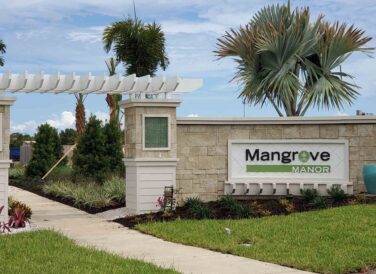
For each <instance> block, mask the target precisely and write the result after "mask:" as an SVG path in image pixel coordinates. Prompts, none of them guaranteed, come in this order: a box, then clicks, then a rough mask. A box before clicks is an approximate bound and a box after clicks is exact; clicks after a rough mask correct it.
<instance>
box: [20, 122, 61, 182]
mask: <svg viewBox="0 0 376 274" xmlns="http://www.w3.org/2000/svg"><path fill="white" fill-rule="evenodd" d="M62 155H63V146H62V145H61V143H60V138H59V135H58V134H57V131H56V129H55V128H53V127H51V126H50V125H49V124H43V125H40V126H39V127H38V132H37V134H36V135H35V144H34V146H33V156H32V158H31V160H30V163H29V164H28V166H27V168H26V175H27V176H30V177H42V176H43V175H44V174H46V172H47V171H48V170H49V169H50V168H51V167H52V166H53V165H54V164H55V163H56V162H57V161H58V160H59V159H60V158H61V156H62ZM64 163H65V162H64V161H63V163H62V164H64Z"/></svg>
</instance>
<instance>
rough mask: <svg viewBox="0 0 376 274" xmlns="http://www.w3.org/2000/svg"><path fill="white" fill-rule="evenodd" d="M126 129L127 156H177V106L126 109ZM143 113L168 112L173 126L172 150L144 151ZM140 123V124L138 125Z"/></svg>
mask: <svg viewBox="0 0 376 274" xmlns="http://www.w3.org/2000/svg"><path fill="white" fill-rule="evenodd" d="M125 111H126V122H125V123H126V125H127V126H126V129H125V140H126V142H125V158H131V159H137V158H176V148H177V145H176V108H175V107H170V108H161V107H142V106H141V107H139V106H138V107H130V108H127V109H126V110H125ZM143 114H155V115H158V114H168V115H170V126H171V134H170V138H171V150H167V151H144V150H143V149H142V138H143V136H142V123H143V122H142V117H143V116H142V115H143ZM137 125H138V126H137Z"/></svg>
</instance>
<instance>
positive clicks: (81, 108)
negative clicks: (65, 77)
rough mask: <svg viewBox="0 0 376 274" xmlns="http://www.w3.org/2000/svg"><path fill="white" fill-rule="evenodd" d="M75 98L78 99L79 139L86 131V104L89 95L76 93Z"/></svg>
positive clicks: (77, 128) (77, 127) (77, 124)
mask: <svg viewBox="0 0 376 274" xmlns="http://www.w3.org/2000/svg"><path fill="white" fill-rule="evenodd" d="M74 96H75V97H76V131H77V137H78V136H80V135H81V134H82V133H83V132H84V130H85V125H86V115H85V105H84V102H85V99H86V96H87V95H84V94H82V93H75V94H74Z"/></svg>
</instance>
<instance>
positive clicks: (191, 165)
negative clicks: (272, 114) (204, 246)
mask: <svg viewBox="0 0 376 274" xmlns="http://www.w3.org/2000/svg"><path fill="white" fill-rule="evenodd" d="M177 125H178V126H177V144H178V148H177V157H178V158H179V162H178V166H177V170H176V186H177V189H178V192H179V194H178V200H179V201H182V200H184V199H186V198H187V197H192V196H199V197H200V198H202V199H203V200H205V201H210V200H215V199H217V198H218V195H223V193H224V182H225V181H226V180H227V146H228V145H227V142H228V140H229V139H347V140H349V153H350V155H349V156H350V157H349V158H350V181H352V182H353V184H354V193H359V192H361V191H363V190H364V184H363V181H362V180H363V179H362V166H363V164H368V163H375V164H376V117H374V116H373V117H358V116H356V117H346V118H342V117H332V118H322V119H320V118H317V119H315V118H276V119H222V120H221V119H202V118H201V119H200V118H198V119H192V118H190V119H187V118H180V119H179V118H178V120H177Z"/></svg>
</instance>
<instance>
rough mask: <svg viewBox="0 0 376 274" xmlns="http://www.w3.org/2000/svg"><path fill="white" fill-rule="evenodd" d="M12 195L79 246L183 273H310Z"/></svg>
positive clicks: (36, 219) (17, 192) (37, 220)
mask: <svg viewBox="0 0 376 274" xmlns="http://www.w3.org/2000/svg"><path fill="white" fill-rule="evenodd" d="M10 195H11V196H12V197H14V198H15V199H17V200H20V201H22V202H25V203H26V204H27V205H29V206H30V207H31V209H32V210H33V216H32V220H31V221H32V223H34V224H35V225H36V226H37V227H39V228H42V229H54V230H57V231H59V232H61V233H63V234H65V235H66V236H68V237H69V238H71V239H73V240H75V241H76V242H77V243H78V244H80V245H84V246H93V247H96V248H98V249H102V250H106V251H108V252H111V253H115V254H118V255H121V256H124V257H129V258H135V259H139V260H143V261H146V262H151V263H154V264H156V265H159V266H163V267H172V268H174V269H176V270H177V271H180V272H182V273H252V274H271V273H274V274H277V273H278V274H287V273H294V274H298V273H308V272H304V271H300V270H296V269H291V268H288V267H283V266H279V265H275V264H270V263H264V262H260V261H256V260H251V259H247V258H243V257H238V256H233V255H228V254H222V253H218V252H213V251H210V250H206V249H203V248H196V247H191V246H185V245H181V244H175V243H171V242H167V241H164V240H161V239H158V238H155V237H152V236H148V235H145V234H142V233H140V232H137V231H135V230H131V229H128V228H125V227H123V226H121V225H119V224H116V223H113V222H108V221H106V220H105V219H102V218H100V217H99V216H95V215H90V214H87V213H85V212H83V211H80V210H78V209H75V208H72V207H69V206H66V205H64V204H61V203H57V202H54V201H51V200H49V199H46V198H44V197H41V196H38V195H35V194H33V193H31V192H28V191H24V190H21V189H19V188H15V187H10Z"/></svg>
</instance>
